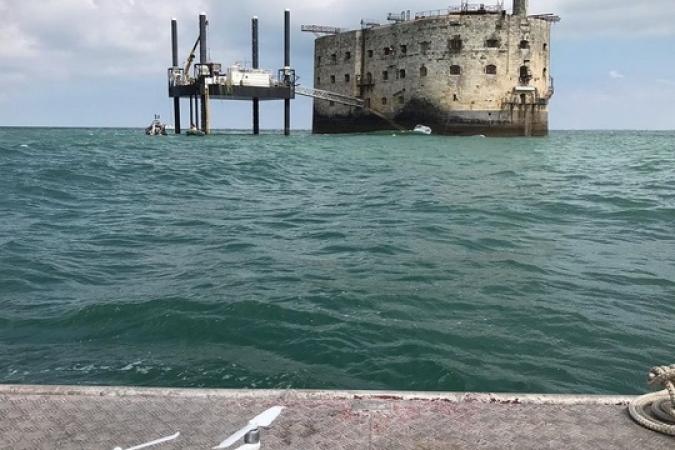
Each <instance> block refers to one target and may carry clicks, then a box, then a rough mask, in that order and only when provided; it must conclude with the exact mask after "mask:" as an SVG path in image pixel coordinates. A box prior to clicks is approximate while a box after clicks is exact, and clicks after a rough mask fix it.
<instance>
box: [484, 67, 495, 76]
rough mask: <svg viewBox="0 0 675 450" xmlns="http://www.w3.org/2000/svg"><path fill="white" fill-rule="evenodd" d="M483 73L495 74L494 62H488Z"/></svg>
mask: <svg viewBox="0 0 675 450" xmlns="http://www.w3.org/2000/svg"><path fill="white" fill-rule="evenodd" d="M485 73H486V74H488V75H497V66H495V65H494V64H490V65H489V66H486V67H485Z"/></svg>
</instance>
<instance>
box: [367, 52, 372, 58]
mask: <svg viewBox="0 0 675 450" xmlns="http://www.w3.org/2000/svg"><path fill="white" fill-rule="evenodd" d="M372 57H373V51H372V50H368V58H372Z"/></svg>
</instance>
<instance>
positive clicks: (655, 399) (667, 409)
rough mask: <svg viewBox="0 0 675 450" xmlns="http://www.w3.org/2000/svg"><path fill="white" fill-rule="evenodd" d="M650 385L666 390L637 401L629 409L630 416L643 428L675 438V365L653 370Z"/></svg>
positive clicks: (650, 373) (650, 375) (650, 374)
mask: <svg viewBox="0 0 675 450" xmlns="http://www.w3.org/2000/svg"><path fill="white" fill-rule="evenodd" d="M649 384H650V385H652V386H663V387H665V388H666V389H665V390H664V391H660V392H654V393H652V394H647V395H643V396H642V397H640V398H638V399H636V400H635V401H634V402H633V403H631V404H630V406H629V407H628V411H629V412H630V416H631V417H632V418H633V420H635V421H636V422H637V423H639V424H640V425H642V426H643V427H646V428H649V429H650V430H653V431H658V432H659V433H664V434H669V435H671V436H675V365H672V366H663V367H655V368H653V369H652V370H651V371H650V372H649Z"/></svg>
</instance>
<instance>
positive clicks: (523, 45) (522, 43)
mask: <svg viewBox="0 0 675 450" xmlns="http://www.w3.org/2000/svg"><path fill="white" fill-rule="evenodd" d="M520 48H522V49H523V50H527V49H529V48H530V41H526V40H524V39H523V40H522V41H520Z"/></svg>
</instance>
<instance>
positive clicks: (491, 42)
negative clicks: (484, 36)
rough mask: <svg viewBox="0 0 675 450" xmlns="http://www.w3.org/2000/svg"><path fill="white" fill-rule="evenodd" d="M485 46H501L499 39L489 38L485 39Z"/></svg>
mask: <svg viewBox="0 0 675 450" xmlns="http://www.w3.org/2000/svg"><path fill="white" fill-rule="evenodd" d="M485 46H486V47H488V48H497V47H499V39H494V38H492V39H488V40H487V41H485Z"/></svg>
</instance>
